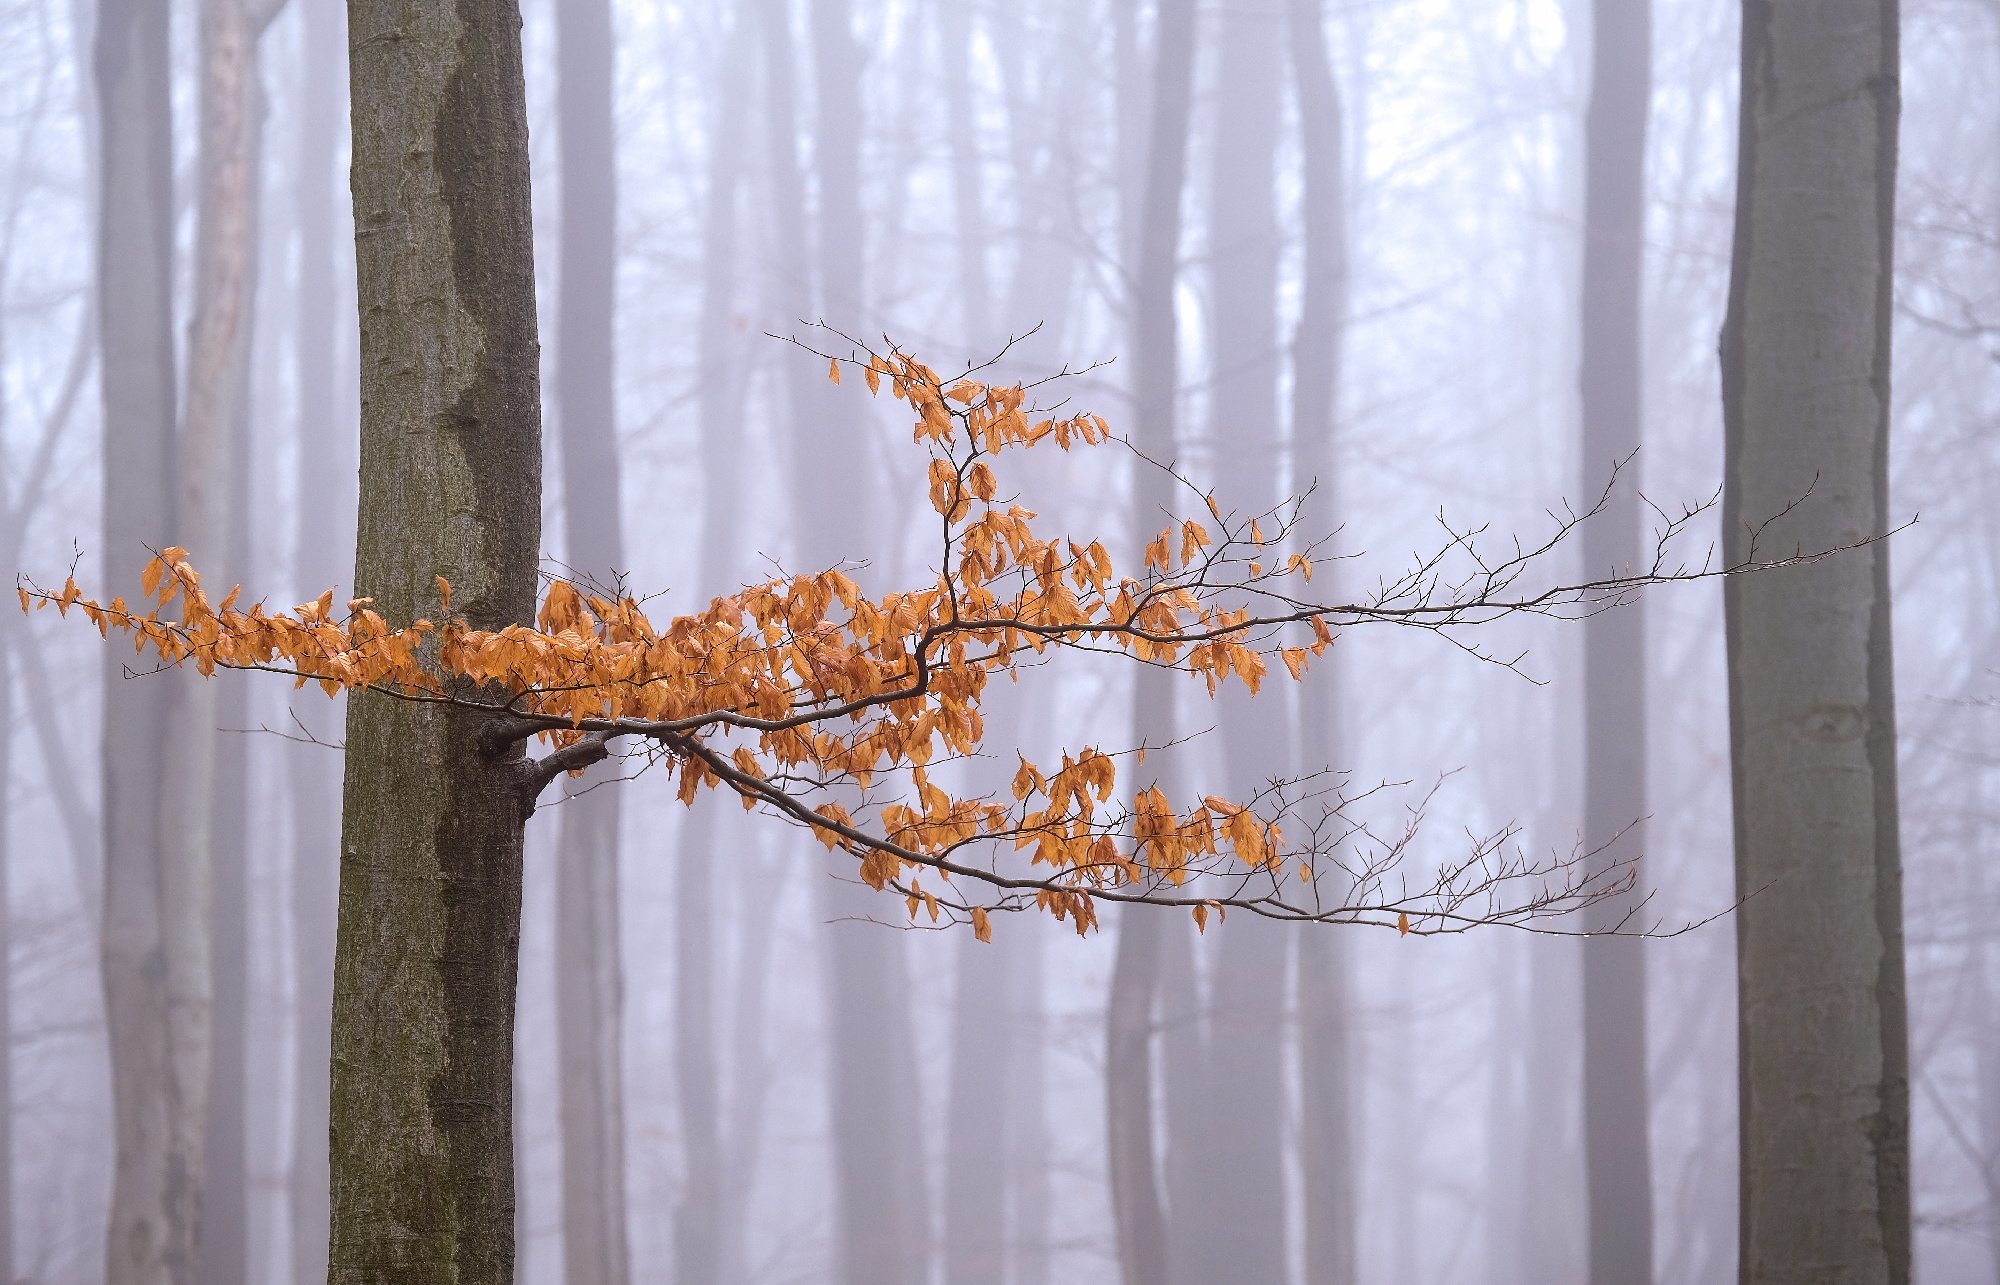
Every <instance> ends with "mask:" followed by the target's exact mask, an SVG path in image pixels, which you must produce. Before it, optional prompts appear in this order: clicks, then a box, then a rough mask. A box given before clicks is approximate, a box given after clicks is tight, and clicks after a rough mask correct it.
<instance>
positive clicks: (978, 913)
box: [972, 906, 993, 941]
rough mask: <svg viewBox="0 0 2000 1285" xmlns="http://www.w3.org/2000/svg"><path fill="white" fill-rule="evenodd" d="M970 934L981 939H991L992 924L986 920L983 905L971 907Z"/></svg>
mask: <svg viewBox="0 0 2000 1285" xmlns="http://www.w3.org/2000/svg"><path fill="white" fill-rule="evenodd" d="M972 935H973V936H974V937H977V938H979V940H981V941H992V940H993V925H992V924H990V923H988V922H987V921H986V911H985V909H984V908H983V907H980V906H974V907H973V908H972Z"/></svg>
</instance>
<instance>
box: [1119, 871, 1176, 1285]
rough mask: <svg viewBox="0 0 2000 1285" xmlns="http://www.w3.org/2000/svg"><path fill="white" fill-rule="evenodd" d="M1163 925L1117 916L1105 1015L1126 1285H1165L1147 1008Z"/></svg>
mask: <svg viewBox="0 0 2000 1285" xmlns="http://www.w3.org/2000/svg"><path fill="white" fill-rule="evenodd" d="M1165 927H1166V924H1165V923H1164V922H1163V920H1162V917H1161V916H1159V915H1149V914H1146V913H1144V910H1143V908H1135V909H1132V910H1126V911H1122V912H1120V914H1119V916H1118V952H1117V954H1116V956H1115V957H1114V961H1113V964H1112V971H1111V999H1110V1003H1109V1005H1108V1006H1107V1008H1106V1010H1105V1039H1104V1045H1105V1047H1104V1084H1105V1126H1106V1130H1107V1133H1108V1135H1109V1136H1108V1138H1107V1147H1108V1149H1109V1152H1110V1167H1111V1210H1112V1215H1113V1220H1114V1221H1115V1222H1116V1224H1117V1230H1118V1265H1119V1269H1120V1279H1121V1280H1122V1281H1123V1282H1124V1285H1165V1282H1166V1281H1167V1279H1168V1276H1167V1220H1166V1209H1165V1207H1164V1205H1163V1203H1162V1201H1161V1198H1160V1176H1159V1155H1158V1152H1157V1150H1156V1148H1155V1146H1154V1140H1153V1055H1152V1040H1153V1002H1154V998H1155V996H1156V995H1157V994H1158V972H1159V964H1160V934H1161V930H1162V929H1163V928H1165Z"/></svg>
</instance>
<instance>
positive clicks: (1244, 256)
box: [1175, 0, 1324, 1285]
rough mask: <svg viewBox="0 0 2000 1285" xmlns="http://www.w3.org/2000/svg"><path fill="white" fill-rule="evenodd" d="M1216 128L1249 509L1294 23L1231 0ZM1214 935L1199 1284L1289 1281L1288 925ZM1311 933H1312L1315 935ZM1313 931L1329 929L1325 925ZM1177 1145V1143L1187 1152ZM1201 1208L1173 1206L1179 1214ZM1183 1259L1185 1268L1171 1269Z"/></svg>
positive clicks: (1223, 423) (1235, 756)
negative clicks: (1288, 45) (1289, 33)
mask: <svg viewBox="0 0 2000 1285" xmlns="http://www.w3.org/2000/svg"><path fill="white" fill-rule="evenodd" d="M1216 30H1217V42H1218V45H1219V49H1218V53H1219V59H1218V61H1219V63H1220V66H1219V68H1218V73H1217V74H1218V77H1219V83H1220V84H1221V85H1222V86H1224V87H1225V92H1223V93H1221V94H1219V95H1217V97H1216V120H1215V136H1216V140H1217V144H1218V145H1217V146H1216V147H1215V148H1214V149H1213V150H1212V152H1211V154H1210V157H1211V160H1210V171H1209V200H1208V207H1209V223H1208V243H1209V253H1208V260H1209V272H1210V274H1211V278H1212V285H1211V287H1210V298H1211V300H1212V301H1213V302H1212V309H1211V312H1210V317H1211V319H1212V327H1211V333H1210V341H1209V355H1210V361H1211V362H1212V363H1213V373H1212V375H1211V378H1210V389H1211V400H1210V426H1209V436H1210V443H1211V447H1212V449H1213V450H1214V452H1215V461H1216V464H1215V477H1216V485H1217V491H1218V494H1219V495H1220V496H1221V504H1222V506H1223V509H1224V511H1225V512H1227V511H1231V510H1234V511H1236V512H1238V513H1241V514H1245V515H1249V514H1256V513H1261V512H1264V511H1265V510H1267V509H1271V508H1273V507H1275V506H1277V505H1278V504H1279V503H1280V502H1281V501H1282V500H1283V499H1284V496H1283V495H1281V494H1280V490H1281V487H1282V486H1283V469H1282V467H1281V466H1282V460H1281V459H1280V457H1279V422H1278V376H1279V366H1280V361H1281V357H1282V353H1281V349H1280V344H1279V340H1278V259H1279V256H1280V254H1282V253H1283V250H1284V240H1283V236H1282V234H1281V233H1280V232H1279V230H1278V209H1277V202H1278V195H1277V142H1278V132H1279V128H1280V124H1281V119H1282V108H1283V104H1282V101H1281V95H1282V93H1283V89H1284V70H1285V68H1284V60H1285V34H1286V26H1285V16H1284V13H1283V11H1282V10H1280V9H1277V8H1275V7H1273V6H1271V5H1269V4H1268V3H1263V2H1262V0H1230V3H1228V4H1226V5H1224V6H1223V9H1222V12H1221V14H1220V22H1219V24H1218V26H1217V29H1216ZM1291 698H1292V692H1291V690H1290V685H1289V684H1280V683H1273V684H1271V685H1269V686H1268V687H1266V688H1265V689H1264V691H1263V693H1262V694H1261V695H1258V696H1252V695H1251V694H1250V693H1249V692H1248V691H1247V690H1245V689H1243V688H1242V687H1238V686H1230V687H1225V688H1224V689H1223V690H1222V691H1220V692H1218V693H1217V695H1216V705H1217V710H1216V713H1217V717H1218V720H1219V722H1220V724H1221V729H1222V746H1223V754H1224V759H1225V761H1226V764H1227V773H1226V780H1227V784H1228V790H1229V797H1231V798H1238V799H1247V798H1252V797H1254V796H1255V795H1256V794H1257V792H1258V791H1259V790H1261V789H1262V788H1263V787H1264V786H1265V785H1267V784H1269V783H1270V782H1271V781H1272V780H1273V779H1275V778H1279V777H1285V776H1290V775H1293V774H1294V770H1293V769H1294V764H1295V762H1296V754H1295V751H1294V745H1293V736H1294V727H1293V722H1292V717H1291V704H1290V702H1291ZM1208 931H1209V933H1210V934H1211V935H1212V936H1216V937H1219V938H1220V940H1219V941H1218V942H1216V945H1215V951H1216V960H1215V975H1214V993H1213V996H1212V999H1211V1004H1210V1019H1209V1039H1208V1046H1207V1056H1206V1057H1205V1058H1204V1059H1203V1066H1202V1068H1201V1079H1202V1081H1203V1092H1202V1094H1201V1098H1200V1102H1199V1105H1198V1107H1197V1109H1198V1110H1199V1111H1200V1112H1201V1114H1202V1115H1203V1116H1205V1117H1206V1119H1205V1121H1204V1122H1203V1128H1202V1131H1201V1142H1202V1145H1201V1147H1200V1150H1199V1152H1198V1153H1197V1159H1196V1167H1197V1169H1198V1171H1199V1173H1200V1175H1201V1177H1200V1180H1199V1186H1200V1198H1199V1203H1198V1205H1197V1206H1196V1207H1197V1208H1199V1209H1200V1211H1201V1215H1202V1221H1203V1222H1204V1223H1205V1224H1206V1226H1205V1227H1204V1228H1203V1229H1202V1233H1201V1234H1200V1235H1199V1236H1198V1237H1196V1238H1193V1239H1192V1240H1191V1242H1190V1248H1191V1249H1192V1250H1193V1252H1194V1255H1195V1257H1194V1260H1193V1261H1192V1262H1190V1263H1188V1264H1187V1267H1188V1268H1189V1269H1190V1271H1191V1279H1194V1280H1221V1279H1225V1278H1226V1279H1229V1280H1232V1281H1237V1282H1241V1283H1242V1285H1283V1282H1284V1280H1285V1158H1284V1147H1285V1137H1284V1135H1285V1125H1284V1120H1283V1118H1282V1117H1283V1113H1284V1109H1285V1075H1284V1069H1283V1063H1284V1050H1285V1044H1286V1041H1285V1038H1284V1034H1285V1033H1284V1023H1285V972H1286V969H1287V967H1288V964H1289V960H1288V959H1287V955H1289V953H1290V949H1289V948H1290V944H1291V941H1290V938H1291V933H1290V931H1289V930H1288V928H1287V927H1286V926H1284V925H1279V924H1274V923H1271V922H1269V921H1267V920H1263V919H1259V918H1257V917H1256V916H1253V915H1241V916H1238V917H1237V918H1236V919H1234V920H1230V921H1228V922H1225V923H1219V924H1216V925H1213V926H1211V927H1210V928H1209V930H1208ZM1308 931H1313V930H1310V929H1309V930H1308ZM1319 931H1324V930H1323V929H1322V930H1319ZM1179 1141H1180V1140H1179V1139H1175V1142H1176V1144H1177V1145H1178V1143H1179ZM1188 1212H1191V1211H1183V1210H1181V1209H1179V1208H1176V1210H1175V1221H1176V1222H1181V1221H1183V1220H1184V1218H1185V1217H1186V1214H1187V1213H1188ZM1179 1266H1181V1264H1179V1263H1177V1264H1176V1267H1179Z"/></svg>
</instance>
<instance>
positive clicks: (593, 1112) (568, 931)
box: [555, 0, 631, 1285]
mask: <svg viewBox="0 0 2000 1285" xmlns="http://www.w3.org/2000/svg"><path fill="white" fill-rule="evenodd" d="M556 56H557V73H556V79H557V98H556V109H557V115H556V125H557V133H558V137H559V140H560V144H561V151H562V187H561V192H562V226H561V238H562V239H561V270H560V272H559V273H558V281H559V290H560V293H559V295H558V297H557V305H556V307H557V313H556V378H555V394H556V396H555V405H556V416H557V422H558V425H559V426H560V428H561V435H560V439H559V440H560V441H561V444H562V452H563V457H562V458H563V471H562V477H563V522H564V532H563V534H564V549H565V553H564V556H565V558H566V559H567V562H568V565H569V568H570V571H571V574H572V575H574V576H577V577H579V578H583V579H587V580H590V581H593V582H595V583H597V584H599V585H601V586H604V587H606V588H607V589H608V588H609V587H610V586H611V585H612V583H613V581H614V579H615V577H616V575H617V573H618V572H620V571H622V570H623V569H624V564H625V548H624V545H625V537H624V524H623V522H622V521H621V518H620V501H619V485H618V483H619V471H618V433H617V405H616V400H617V399H616V396H615V389H614V385H613V378H612V370H613V359H614V343H615V341H614V337H613V336H614V318H615V315H616V308H617V279H616V278H617V267H618V217H617V214H618V205H617V199H618V189H617V166H618V157H617V148H616V146H615V143H614V134H613V126H612V110H611V91H612V85H613V80H614V77H615V74H616V60H615V57H614V51H613V41H612V31H611V3H610V0H564V3H562V4H559V5H557V6H556ZM617 775H618V764H617V763H616V761H609V762H605V763H600V764H598V765H597V766H595V767H593V768H591V769H589V770H588V771H586V772H585V773H584V774H583V776H582V777H581V778H578V779H574V780H570V779H567V778H566V779H565V781H564V787H565V790H566V793H567V794H568V796H569V797H568V798H567V799H566V800H565V801H564V802H563V805H562V834H561V837H560V839H559V840H558V843H557V848H556V941H555V957H556V1034H557V1039H558V1041H559V1044H560V1047H561V1054H560V1063H559V1072H558V1073H559V1076H560V1083H561V1117H562V1192H563V1267H564V1278H565V1279H566V1280H567V1281H568V1282H569V1285H625V1281H626V1280H627V1279H629V1277H630V1274H631V1269H630V1257H629V1251H628V1248H627V1240H626V1230H625V1110H624V1077H623V1075H622V1074H621V1069H620V1068H621V1056H622V1055H621V1048H622V1046H623V1038H622V1030H621V1028H622V1025H623V1017H622V1009H623V992H624V986H623V982H622V979H621V976H622V975H621V967H620V962H619V934H618V817H619V798H620V795H619V792H618V790H617V789H616V788H615V787H612V788H596V787H600V786H604V785H605V783H606V782H608V781H610V780H611V779H613V778H614V777H616V776H617Z"/></svg>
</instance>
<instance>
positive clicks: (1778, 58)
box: [1722, 0, 1910, 1285]
mask: <svg viewBox="0 0 2000 1285" xmlns="http://www.w3.org/2000/svg"><path fill="white" fill-rule="evenodd" d="M1896 22H1897V15H1896V6H1895V4H1894V2H1893V0H1821V2H1819V3H1814V4H1810V5H1779V4H1772V3H1769V2H1768V0H1752V3H1749V4H1747V5H1746V6H1745V8H1744V17H1743V68H1744V70H1743V80H1742V84H1743V106H1742V121H1741V131H1742V132H1741V138H1740V142H1739V151H1738V157H1739V160H1738V164H1739V170H1738V186H1737V204H1736V242H1735V252H1734V258H1733V262H1732V265H1731V278H1730V291H1729V314H1728V320H1727V322H1726V323H1725V325H1724V327H1723V335H1722V377H1723V411H1724V424H1725V429H1726V436H1727V469H1726V472H1725V474H1724V495H1723V505H1724V512H1723V530H1724V534H1725V539H1726V541H1727V545H1726V549H1727V554H1728V557H1729V559H1730V560H1731V561H1732V562H1735V561H1740V560H1742V559H1745V558H1749V557H1755V556H1765V557H1769V556H1775V555H1780V554H1786V553H1790V552H1792V551H1794V550H1795V549H1804V550H1808V551H1811V550H1819V549H1827V548H1834V547H1838V546H1842V545H1847V544H1851V543H1853V542H1855V541H1857V540H1862V539H1867V538H1869V537H1872V536H1878V535H1880V534H1881V533H1882V532H1883V531H1884V530H1885V529H1886V527H1887V525H1888V498H1887V495H1888V476H1887V473H1888V469H1887V458H1888V456H1887V441H1888V422H1889V421H1888V416H1889V342H1890V320H1891V311H1890V303H1891V277H1892V262H1893V256H1892V247H1893V215H1894V208H1895V207H1894V201H1895V167H1896V127H1897V115H1898V98H1899V94H1898V85H1897V30H1896ZM1788 506H1791V507H1790V508H1789V511H1787V507H1788ZM1781 515H1782V516H1781ZM1760 530H1761V536H1760V538H1758V539H1757V540H1756V541H1755V543H1754V545H1753V543H1752V539H1751V533H1752V532H1757V531H1760ZM1724 605H1725V615H1726V620H1727V627H1728V640H1729V677H1730V681H1729V698H1730V699H1729V704H1730V749H1731V762H1732V783H1733V786H1734V799H1735V806H1736V872H1737V888H1738V892H1739V893H1740V894H1741V895H1743V896H1745V897H1746V898H1747V900H1746V901H1745V902H1744V904H1743V906H1742V908H1741V909H1740V910H1739V911H1738V912H1737V915H1736V925H1737V981H1738V1022H1739V1058H1740V1070H1741V1088H1740V1094H1741V1103H1742V1161H1741V1174H1742V1202H1743V1203H1742V1233H1741V1235H1742V1239H1741V1253H1742V1260H1741V1273H1742V1279H1743V1280H1744V1281H1745V1282H1752V1283H1756V1285H1763V1283H1765V1282H1774V1283H1775V1282H1805V1281H1811V1282H1815V1283H1816V1285H1877V1283H1881V1285H1889V1283H1895V1285H1900V1283H1902V1282H1906V1281H1908V1280H1909V1279H1910V1187H1909V1071H1908V1057H1909V1054H1908V1045H1907V1034H1906V1021H1907V1014H1906V1008H1905V1002H1904V991H1903V930H1902V890H1901V882H1902V876H1901V860H1900V853H1899V844H1898V831H1897V812H1896V806H1897V805H1896V760H1895V750H1896V743H1895V742H1896V723H1895V703H1894V695H1893V687H1892V665H1891V654H1890V615H1889V550H1888V545H1887V543H1886V542H1884V541H1878V542H1877V543H1874V544H1872V545H1870V546H1868V547H1866V548H1863V549H1859V550H1856V551H1854V552H1850V553H1844V554H1841V555H1838V556H1836V557H1831V558H1826V559H1824V560H1821V561H1819V562H1816V563H1813V564H1811V565H1808V566H1800V567H1793V568H1789V569H1786V570H1783V571H1773V572H1768V573H1759V574H1757V575H1751V576H1743V577H1738V578H1734V579H1731V580H1730V581H1728V582H1727V583H1726V586H1725V597H1724ZM1753 894H1754V895H1753Z"/></svg>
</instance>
